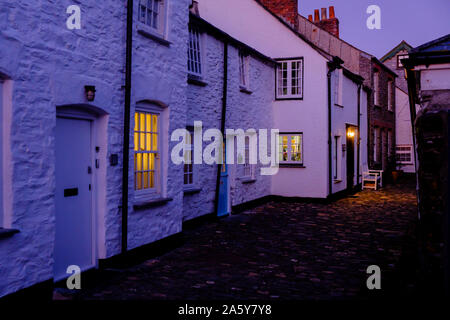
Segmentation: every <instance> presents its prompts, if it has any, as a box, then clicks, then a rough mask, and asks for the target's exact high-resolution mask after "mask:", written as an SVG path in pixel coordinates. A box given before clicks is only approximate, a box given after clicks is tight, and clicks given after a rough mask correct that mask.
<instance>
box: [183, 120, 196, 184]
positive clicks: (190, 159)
mask: <svg viewBox="0 0 450 320" xmlns="http://www.w3.org/2000/svg"><path fill="white" fill-rule="evenodd" d="M186 131H187V132H188V136H189V138H188V137H186V146H187V147H189V146H190V148H189V149H190V150H187V148H185V151H184V161H185V162H184V165H183V185H184V186H185V187H192V186H193V185H194V183H195V180H194V149H193V148H194V128H193V127H188V128H186ZM188 139H189V140H190V141H188ZM186 168H187V171H186ZM189 169H190V170H189ZM189 175H190V176H191V179H190V180H191V181H190V182H189ZM186 176H187V178H188V179H187V181H188V182H187V183H186Z"/></svg>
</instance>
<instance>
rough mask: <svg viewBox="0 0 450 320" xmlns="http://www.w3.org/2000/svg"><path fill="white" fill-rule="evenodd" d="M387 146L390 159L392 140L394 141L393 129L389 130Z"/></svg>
mask: <svg viewBox="0 0 450 320" xmlns="http://www.w3.org/2000/svg"><path fill="white" fill-rule="evenodd" d="M387 139H388V141H387V145H388V158H390V157H392V141H393V140H392V139H393V133H392V129H388V131H387Z"/></svg>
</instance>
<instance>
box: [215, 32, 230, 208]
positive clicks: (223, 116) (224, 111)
mask: <svg viewBox="0 0 450 320" xmlns="http://www.w3.org/2000/svg"><path fill="white" fill-rule="evenodd" d="M227 93H228V41H227V40H224V41H223V89H222V114H221V118H220V131H221V132H222V136H224V133H225V119H226V114H227ZM223 159H225V155H223ZM222 162H224V161H222ZM223 165H225V164H222V163H219V164H218V166H217V178H216V193H215V200H214V213H215V214H216V216H217V211H218V209H219V189H220V173H221V172H222V166H223Z"/></svg>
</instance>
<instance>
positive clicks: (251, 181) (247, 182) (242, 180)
mask: <svg viewBox="0 0 450 320" xmlns="http://www.w3.org/2000/svg"><path fill="white" fill-rule="evenodd" d="M241 182H242V183H243V184H249V183H255V182H256V179H254V178H242V179H241Z"/></svg>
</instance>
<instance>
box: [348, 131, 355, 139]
mask: <svg viewBox="0 0 450 320" xmlns="http://www.w3.org/2000/svg"><path fill="white" fill-rule="evenodd" d="M354 136H355V131H353V130H348V131H347V137H349V138H353V137H354Z"/></svg>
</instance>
